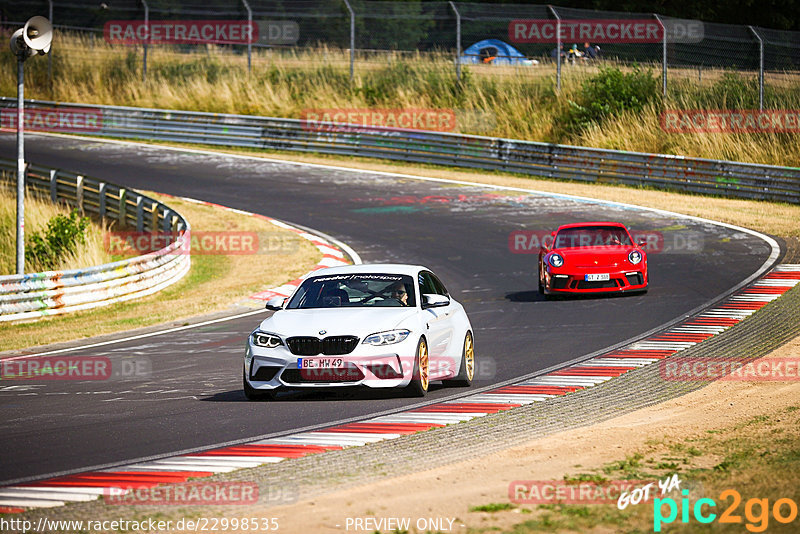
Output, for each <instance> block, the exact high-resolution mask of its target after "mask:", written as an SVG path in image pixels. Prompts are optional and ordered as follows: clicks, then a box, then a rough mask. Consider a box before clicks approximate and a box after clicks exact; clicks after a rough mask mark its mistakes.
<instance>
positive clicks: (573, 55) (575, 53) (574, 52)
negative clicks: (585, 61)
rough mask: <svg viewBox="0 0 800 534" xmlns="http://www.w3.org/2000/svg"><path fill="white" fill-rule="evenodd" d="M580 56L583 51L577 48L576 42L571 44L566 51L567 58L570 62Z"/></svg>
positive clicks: (573, 61)
mask: <svg viewBox="0 0 800 534" xmlns="http://www.w3.org/2000/svg"><path fill="white" fill-rule="evenodd" d="M581 56H583V53H582V52H581V51H580V50H578V45H577V44H573V45H572V48H570V49H569V51H568V52H567V58H568V59H569V62H570V63H575V60H576V59H577V58H579V57H581Z"/></svg>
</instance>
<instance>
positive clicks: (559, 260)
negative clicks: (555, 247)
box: [549, 253, 564, 268]
mask: <svg viewBox="0 0 800 534" xmlns="http://www.w3.org/2000/svg"><path fill="white" fill-rule="evenodd" d="M549 261H550V265H552V266H553V267H556V268H558V267H561V266H562V265H564V258H563V256H561V254H556V253H553V254H550V260H549Z"/></svg>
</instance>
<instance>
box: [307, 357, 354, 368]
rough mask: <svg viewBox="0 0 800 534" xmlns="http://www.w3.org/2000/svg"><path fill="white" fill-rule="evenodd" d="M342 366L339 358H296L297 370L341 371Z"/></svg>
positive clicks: (342, 362) (341, 360) (342, 363)
mask: <svg viewBox="0 0 800 534" xmlns="http://www.w3.org/2000/svg"><path fill="white" fill-rule="evenodd" d="M344 366H345V365H344V360H343V359H341V358H297V368H298V369H342V368H343V367H344Z"/></svg>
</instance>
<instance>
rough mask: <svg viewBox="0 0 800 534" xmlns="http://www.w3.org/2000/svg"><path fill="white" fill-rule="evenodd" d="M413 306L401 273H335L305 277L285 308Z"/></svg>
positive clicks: (408, 283)
mask: <svg viewBox="0 0 800 534" xmlns="http://www.w3.org/2000/svg"><path fill="white" fill-rule="evenodd" d="M407 306H408V307H413V306H416V301H415V299H414V281H413V280H412V278H411V277H410V276H405V275H401V274H339V275H331V276H317V277H314V278H309V279H307V280H306V281H305V282H303V283H302V284H301V285H300V288H299V289H298V290H297V292H296V293H295V294H294V296H293V297H292V300H291V301H290V302H289V305H288V306H286V309H289V310H296V309H309V308H340V307H341V308H361V307H390V308H401V307H407Z"/></svg>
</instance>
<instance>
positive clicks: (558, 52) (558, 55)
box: [547, 5, 562, 93]
mask: <svg viewBox="0 0 800 534" xmlns="http://www.w3.org/2000/svg"><path fill="white" fill-rule="evenodd" d="M547 9H549V10H550V13H552V14H553V16H554V17H555V18H556V93H560V92H561V46H562V45H561V17H560V16H559V15H558V12H557V11H556V8H554V7H553V6H551V5H548V6H547Z"/></svg>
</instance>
